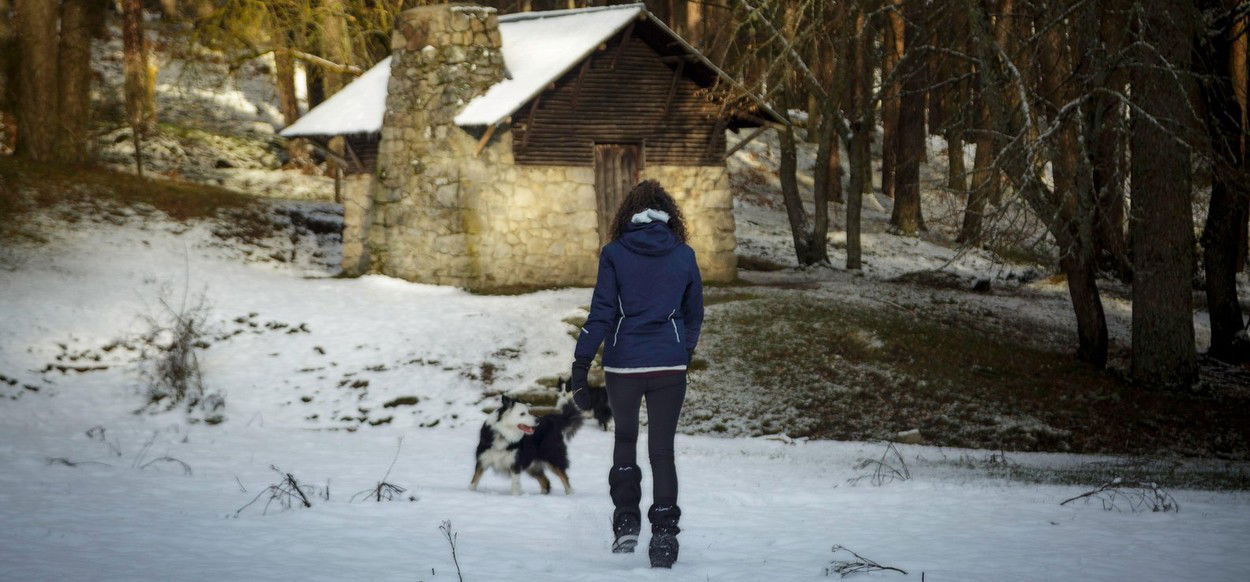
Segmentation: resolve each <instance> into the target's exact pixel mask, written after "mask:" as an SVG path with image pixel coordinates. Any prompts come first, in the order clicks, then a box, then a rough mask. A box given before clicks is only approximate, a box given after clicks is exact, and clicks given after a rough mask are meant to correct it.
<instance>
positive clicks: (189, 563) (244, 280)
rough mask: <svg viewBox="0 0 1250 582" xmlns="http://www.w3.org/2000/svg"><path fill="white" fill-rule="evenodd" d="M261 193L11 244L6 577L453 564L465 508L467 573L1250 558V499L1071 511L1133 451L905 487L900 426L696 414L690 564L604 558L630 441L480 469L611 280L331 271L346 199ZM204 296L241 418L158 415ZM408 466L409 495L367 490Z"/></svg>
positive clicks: (1123, 564) (931, 469)
mask: <svg viewBox="0 0 1250 582" xmlns="http://www.w3.org/2000/svg"><path fill="white" fill-rule="evenodd" d="M263 208H266V210H263V211H261V212H260V214H259V215H256V214H249V213H248V212H244V211H237V212H235V213H234V214H231V215H230V216H228V217H224V218H222V219H219V220H214V221H191V222H187V223H180V222H173V221H169V220H166V219H163V218H161V217H160V215H159V213H153V212H150V211H147V210H144V209H142V208H140V209H137V210H136V209H134V208H129V209H127V208H112V209H105V208H100V207H91V208H88V209H87V211H85V212H79V213H78V214H74V213H73V212H70V213H69V214H66V215H62V214H57V213H45V214H41V215H39V216H38V217H37V218H36V219H35V220H33V222H32V224H33V225H34V226H35V227H36V228H38V229H39V231H40V232H41V236H42V237H43V238H45V239H47V242H45V243H43V244H42V245H40V246H36V247H25V246H23V247H16V248H10V249H8V250H7V251H6V253H5V256H4V258H5V261H4V263H3V269H4V270H3V271H0V374H3V376H4V378H3V380H0V396H2V397H3V398H0V443H3V444H2V445H0V523H3V524H4V525H5V527H3V528H0V545H2V546H3V547H5V548H7V549H6V550H5V551H4V552H3V553H0V579H5V580H51V579H96V580H200V579H221V578H233V579H271V578H287V577H289V578H298V579H303V580H342V579H369V580H409V581H410V580H426V581H431V580H456V579H457V577H456V571H455V570H456V567H455V565H454V564H453V562H452V559H451V553H450V548H449V547H448V545H447V542H446V541H445V539H444V538H443V537H442V533H441V532H440V531H439V529H438V526H439V524H440V523H442V522H443V521H444V520H450V521H451V524H452V528H453V529H454V530H455V531H456V532H457V533H458V538H457V540H458V541H457V558H458V560H459V564H460V568H461V569H462V570H463V571H464V576H465V579H468V580H501V579H509V578H515V577H517V576H518V575H519V576H522V577H535V578H542V579H549V580H570V581H572V580H586V581H593V580H603V581H608V580H619V579H621V577H622V576H628V577H634V578H638V579H647V580H651V579H654V580H660V579H664V580H721V581H732V580H743V581H754V580H759V579H761V578H772V579H776V580H817V579H825V569H826V568H827V567H828V566H829V565H830V561H831V560H832V559H835V558H837V557H838V556H835V555H833V554H832V553H831V551H830V548H831V547H832V546H833V545H834V544H840V545H844V546H846V547H848V548H850V549H852V550H854V551H856V552H859V553H861V554H863V555H865V556H867V557H869V558H872V559H875V560H878V561H880V562H881V563H884V564H887V565H891V566H896V567H899V568H901V569H904V570H906V571H907V572H908V574H907V576H905V577H904V576H901V575H893V574H888V573H887V574H881V575H880V576H876V577H887V576H888V577H896V578H898V579H907V580H919V579H921V577H922V576H923V577H924V579H926V580H942V579H947V580H987V581H989V580H1004V579H1006V580H1124V579H1132V580H1240V579H1245V578H1247V577H1248V576H1250V558H1247V557H1246V553H1245V552H1243V551H1242V549H1243V548H1244V547H1246V545H1247V544H1250V529H1248V528H1246V526H1245V524H1246V523H1247V520H1248V519H1250V497H1248V496H1247V494H1246V493H1244V492H1214V491H1203V490H1184V489H1170V490H1169V493H1171V494H1172V495H1173V496H1174V497H1175V500H1176V501H1177V502H1178V503H1179V505H1180V508H1181V510H1180V512H1179V513H1173V512H1167V513H1150V512H1144V513H1132V512H1129V511H1127V510H1126V511H1124V512H1120V511H1105V510H1104V509H1103V506H1102V504H1101V503H1100V502H1098V501H1093V502H1090V503H1084V502H1078V503H1075V504H1070V505H1067V506H1060V505H1059V503H1060V502H1061V501H1063V500H1064V499H1067V498H1069V497H1072V496H1075V495H1078V494H1080V493H1082V492H1083V491H1086V490H1088V489H1089V488H1090V485H1089V484H1088V483H1087V481H1088V480H1089V479H1090V478H1091V477H1090V476H1091V475H1094V474H1097V475H1103V474H1108V473H1111V474H1117V473H1118V472H1120V471H1128V470H1131V469H1133V468H1134V467H1138V465H1139V464H1140V461H1136V460H1133V459H1117V458H1110V457H1090V456H1073V455H1053V454H1015V453H1009V454H1008V455H1007V456H1006V457H1003V456H1002V455H1000V454H998V453H989V452H986V451H974V450H959V449H949V448H947V449H942V448H937V447H926V446H902V447H901V460H899V458H893V457H887V458H886V460H887V461H888V462H890V463H891V464H893V465H894V466H895V467H896V468H900V469H901V468H902V466H903V464H906V466H907V468H908V471H909V473H910V475H911V479H910V480H908V481H895V482H891V483H886V484H883V485H880V486H874V485H872V484H871V482H870V479H861V480H858V481H856V482H855V483H852V482H851V481H853V480H855V478H856V477H860V476H863V475H865V474H868V473H870V471H871V469H869V468H864V467H863V466H862V460H863V459H868V458H872V459H876V458H881V455H882V454H883V452H884V445H881V444H877V443H868V442H844V443H838V442H819V441H806V440H803V439H799V440H791V439H788V438H785V437H778V438H777V439H763V438H713V437H710V436H689V435H682V436H679V437H678V444H677V446H678V453H677V454H678V467H679V473H680V476H681V479H682V487H683V489H682V497H681V504H682V507H683V513H684V517H683V522H682V527H683V533H682V536H681V541H682V544H683V545H682V548H683V550H682V556H681V560H680V561H679V563H678V565H677V567H676V569H675V570H673V571H672V572H660V571H651V570H650V569H648V568H646V562H645V560H646V558H645V554H642V553H639V554H635V555H632V556H620V555H612V554H610V553H609V551H608V548H609V543H610V539H609V538H610V535H609V534H610V532H609V528H608V517H609V514H610V506H609V501H608V498H607V495H606V469H607V468H608V463H609V460H608V457H609V451H610V448H611V446H612V438H611V435H610V434H608V433H604V432H602V431H599V430H598V429H596V428H586V429H583V430H582V432H580V433H579V434H578V435H577V436H576V437H575V439H574V440H573V441H572V447H571V448H572V456H573V466H572V469H571V471H570V475H571V478H572V482H573V485H574V488H575V493H574V494H573V495H572V496H570V497H565V496H560V495H553V496H550V497H543V496H539V495H535V494H534V492H535V490H536V487H535V485H534V484H533V482H526V483H525V485H524V487H525V490H526V491H527V492H528V493H527V494H526V495H523V496H521V497H512V496H509V495H507V494H506V491H507V482H506V480H504V479H502V478H500V477H498V476H490V477H487V479H486V480H485V481H484V482H483V491H481V492H477V493H473V492H469V491H467V489H466V485H467V482H468V479H469V475H470V472H471V464H472V451H473V448H474V446H475V442H476V441H475V439H476V427H477V425H478V423H480V422H481V419H482V418H483V413H482V410H481V409H482V408H483V407H489V406H492V405H493V404H494V402H495V397H494V396H492V394H493V393H495V392H497V391H505V390H515V389H518V388H526V387H529V386H531V385H532V384H533V383H534V382H535V381H536V380H538V379H539V378H542V377H545V376H550V375H552V374H556V373H561V372H563V371H564V370H565V368H566V366H567V364H568V358H569V353H570V350H571V349H572V338H571V337H570V336H569V335H568V331H569V324H567V323H565V322H563V321H562V320H564V319H567V318H570V317H574V316H576V315H577V314H578V313H579V311H580V307H579V306H581V305H584V304H585V302H586V301H587V299H588V297H589V290H587V289H565V290H555V291H543V292H537V293H531V294H526V295H517V296H477V295H471V294H468V293H466V292H463V291H459V290H456V289H451V288H443V287H432V286H426V285H417V284H412V283H407V282H403V281H399V280H394V279H390V278H386V277H374V276H370V277H363V278H360V279H340V278H335V277H334V276H333V275H334V273H335V272H336V269H335V268H333V266H332V265H334V264H335V263H337V260H338V256H337V241H336V239H335V237H334V236H333V235H332V233H330V234H326V232H327V231H332V230H333V228H331V227H332V226H333V225H334V224H335V221H336V220H338V219H337V212H338V211H337V208H336V207H334V206H332V205H307V204H299V203H274V204H273V205H266V206H265V207H263ZM65 216H77V218H75V219H74V222H66V221H65ZM751 236H752V235H750V234H748V235H747V237H746V238H747V240H750V237H751ZM753 276H755V277H760V278H763V279H767V277H770V276H771V277H775V278H780V277H785V278H789V279H790V280H793V279H794V278H796V277H808V278H809V280H812V281H816V282H817V283H819V284H821V285H832V287H828V288H827V291H826V292H827V293H835V294H836V293H840V291H838V289H842V290H845V289H846V288H847V287H846V286H848V285H860V287H859V288H860V289H862V290H863V291H862V293H861V297H859V298H858V299H854V298H852V299H851V300H852V301H861V302H873V301H876V299H873V297H877V298H878V299H884V300H887V301H910V300H920V299H923V298H925V297H927V296H926V295H923V294H921V295H917V296H898V295H890V294H884V295H882V294H880V292H878V291H873V290H872V289H873V285H872V284H871V283H869V284H868V285H863V284H862V283H855V280H854V278H847V279H846V280H840V279H838V278H837V277H834V278H833V279H831V278H830V277H831V275H821V274H820V273H794V272H785V271H783V272H779V273H772V274H756V275H753ZM848 277H849V276H848ZM763 279H761V280H763ZM822 280H824V281H825V282H824V283H820V281H822ZM861 281H869V282H870V281H872V279H867V280H863V279H861ZM840 286H841V287H840ZM761 292H764V291H761ZM896 292H897V289H894V290H891V291H889V293H896ZM184 293H186V295H187V297H189V299H188V302H189V303H190V304H195V303H196V297H198V296H199V295H201V294H202V296H203V297H204V304H205V306H206V311H205V313H206V314H207V317H206V322H207V328H206V329H207V331H208V333H207V335H206V336H205V338H204V342H205V344H204V345H203V346H201V349H200V351H199V354H200V361H201V364H202V369H203V374H204V381H205V384H206V387H207V389H208V390H210V391H217V392H220V393H222V394H223V395H224V397H225V407H224V409H223V410H222V411H220V412H221V413H222V415H223V417H224V420H223V421H222V422H220V423H219V424H215V425H210V424H206V423H205V422H203V421H199V422H193V420H195V419H198V418H200V417H199V416H196V415H192V416H188V415H186V414H184V413H183V412H181V410H174V411H170V412H155V413H153V412H147V411H143V412H138V413H136V412H135V411H136V410H139V409H140V408H142V407H143V406H144V404H145V395H144V379H143V374H142V372H143V370H144V369H145V367H144V366H145V364H144V363H143V358H141V357H140V355H139V354H140V353H141V352H142V351H143V349H144V343H143V340H142V337H143V335H144V334H145V332H146V331H147V329H148V323H147V322H146V320H145V316H151V317H156V318H158V319H159V318H160V316H161V313H162V312H161V307H160V306H159V300H160V299H161V298H162V297H163V298H166V299H167V300H168V301H170V302H172V303H173V304H174V305H180V304H183V303H182V302H183V299H182V297H183V294H184ZM991 300H992V301H1006V302H1010V301H1012V300H1011V299H1010V298H1005V299H1002V298H1000V299H991ZM1052 303H1053V305H1052V307H1051V308H1049V309H1056V310H1059V309H1063V308H1065V307H1064V304H1063V303H1062V302H1061V301H1053V302H1052ZM723 307H724V305H719V306H713V307H712V309H721V308H723ZM1007 307H1008V308H1010V304H1008V306H1007ZM862 339H863V341H864V342H866V343H867V344H872V341H873V340H872V338H871V337H866V338H862ZM694 374H695V376H696V379H697V378H698V376H699V374H700V372H695V373H694ZM412 396H415V397H417V398H416V401H415V405H414V402H413V400H411V399H405V398H404V397H412ZM691 402H692V406H695V407H699V406H702V405H700V404H699V402H700V401H699V399H698V397H697V396H692V400H691ZM703 409H706V408H703ZM723 414H726V415H732V414H733V412H732V409H728V410H727V411H724V412H723ZM722 420H724V421H731V420H732V419H730V418H728V417H726V418H723V419H722ZM423 425H424V426H423ZM431 425H435V426H431ZM401 438H402V439H403V442H402V448H401V449H400V450H399V454H398V456H397V457H395V456H394V455H395V451H396V447H397V446H399V441H400V439H401ZM644 441H645V437H644ZM645 446H646V444H645V442H643V443H640V447H645ZM640 450H642V449H640ZM393 458H395V459H396V460H395V464H394V467H393V469H391V470H390V473H389V476H388V477H387V481H388V482H390V483H393V484H396V485H399V486H402V487H404V488H406V491H405V492H404V493H403V494H402V495H400V496H399V499H398V500H396V501H391V502H387V503H382V504H378V503H375V502H362V501H360V500H359V499H357V500H356V501H355V502H353V501H352V496H353V494H355V493H356V492H358V491H363V490H366V489H369V488H371V487H374V486H375V485H376V484H377V482H378V480H380V479H382V478H383V475H384V474H386V473H387V471H388V466H389V465H390V463H391V460H392V459H393ZM183 464H185V468H184V466H183ZM271 466H273V467H277V468H279V469H281V471H283V472H289V473H291V474H292V475H294V476H295V478H296V479H298V480H299V481H300V482H301V483H304V484H305V485H309V486H313V488H311V489H309V492H310V494H311V496H310V497H311V498H310V501H311V504H312V506H311V507H310V508H292V509H290V510H286V511H284V510H283V509H282V508H281V507H280V506H278V505H272V506H270V507H269V511H268V513H266V512H264V511H263V506H264V502H265V497H264V490H265V488H266V487H267V486H269V485H271V484H276V483H278V482H279V480H280V479H281V476H280V475H279V474H278V473H276V472H275V471H274V470H273V468H271ZM1169 466H1171V465H1169ZM1171 467H1172V469H1170V470H1172V471H1176V470H1177V469H1176V468H1175V466H1171ZM1182 470H1183V471H1198V472H1203V471H1207V472H1210V473H1211V474H1231V475H1234V476H1235V475H1236V474H1237V473H1236V472H1237V471H1238V469H1236V467H1233V466H1229V465H1224V464H1221V463H1215V462H1195V461H1190V462H1186V463H1185V465H1184V469H1182ZM1241 470H1244V469H1241ZM1037 479H1040V480H1042V481H1045V482H1049V483H1055V482H1064V481H1068V480H1071V481H1074V482H1081V483H1085V484H1082V485H1061V484H1042V485H1039V484H1035V483H1034V482H1033V481H1034V480H1037ZM1234 479H1235V478H1234ZM258 495H261V496H262V497H261V500H260V501H259V502H257V503H256V504H254V505H251V506H248V507H246V508H245V509H243V510H242V511H238V510H239V509H240V508H243V507H244V506H245V505H246V504H247V503H248V502H249V501H251V500H253V499H254V498H256V497H257V496H258ZM647 502H649V499H647V498H644V503H647ZM1120 507H1121V508H1123V509H1127V507H1128V506H1127V505H1125V504H1124V500H1121V501H1120ZM236 512H237V513H236ZM644 539H645V535H644Z"/></svg>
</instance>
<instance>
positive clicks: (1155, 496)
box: [1059, 477, 1181, 513]
mask: <svg viewBox="0 0 1250 582" xmlns="http://www.w3.org/2000/svg"><path fill="white" fill-rule="evenodd" d="M1078 499H1084V500H1086V502H1088V501H1089V500H1090V499H1097V500H1099V501H1101V502H1102V508H1103V509H1105V510H1107V511H1111V510H1113V509H1114V510H1116V511H1123V509H1121V507H1120V505H1121V503H1122V502H1123V503H1127V504H1128V508H1129V511H1130V512H1132V513H1137V512H1139V511H1145V510H1146V509H1149V510H1150V511H1153V512H1166V511H1177V512H1179V511H1180V510H1181V506H1180V504H1179V503H1177V502H1176V499H1175V498H1173V497H1172V495H1171V494H1170V493H1168V492H1167V491H1164V490H1163V489H1160V488H1159V486H1158V485H1157V484H1155V483H1152V482H1141V481H1123V480H1121V479H1120V478H1119V477H1116V478H1115V479H1112V480H1111V481H1108V482H1107V483H1103V484H1102V485H1099V486H1098V487H1096V488H1094V489H1091V490H1089V491H1086V492H1085V493H1082V494H1080V495H1077V496H1076V497H1072V498H1070V499H1065V500H1063V502H1061V503H1060V504H1059V505H1067V504H1069V503H1071V502H1073V501H1076V500H1078Z"/></svg>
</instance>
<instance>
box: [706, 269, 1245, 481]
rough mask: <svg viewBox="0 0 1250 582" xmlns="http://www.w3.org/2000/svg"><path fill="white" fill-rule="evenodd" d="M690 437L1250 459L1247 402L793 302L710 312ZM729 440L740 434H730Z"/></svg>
mask: <svg viewBox="0 0 1250 582" xmlns="http://www.w3.org/2000/svg"><path fill="white" fill-rule="evenodd" d="M704 329H705V330H706V331H705V338H706V340H705V341H704V342H701V344H700V348H699V351H700V355H701V356H703V357H705V358H707V359H708V360H710V361H711V370H710V371H709V372H708V373H707V374H698V375H695V376H693V377H692V379H691V383H692V390H691V396H688V406H687V411H688V414H687V415H686V418H687V419H689V420H690V422H689V423H688V427H689V428H691V429H693V430H700V431H705V430H710V431H713V432H725V431H727V430H730V429H733V428H734V427H733V426H732V425H731V426H725V425H724V423H725V422H730V423H733V422H737V423H738V424H739V427H740V428H741V429H742V430H741V431H742V432H746V433H753V434H769V433H775V432H782V431H784V432H786V433H788V434H789V435H791V436H811V437H817V438H833V439H846V440H871V439H888V438H890V437H891V436H892V435H893V434H895V433H896V432H897V431H901V430H907V429H912V428H919V429H920V430H921V432H922V433H923V435H924V438H925V442H926V443H927V444H936V445H943V446H959V447H974V448H985V449H994V450H999V449H1005V450H1030V451H1073V452H1086V453H1121V454H1124V453H1128V454H1145V455H1155V454H1172V455H1188V456H1203V457H1217V458H1227V459H1246V458H1250V394H1247V391H1245V390H1239V389H1236V388H1235V387H1218V386H1215V387H1208V388H1207V389H1205V390H1202V391H1191V392H1184V393H1178V392H1147V391H1143V390H1141V389H1138V388H1135V387H1133V386H1131V385H1129V384H1127V383H1126V382H1124V381H1122V380H1121V379H1119V378H1118V377H1116V375H1114V374H1113V373H1109V372H1104V371H1099V370H1095V369H1092V368H1090V367H1087V366H1085V365H1083V364H1081V363H1079V362H1077V361H1076V360H1075V358H1074V357H1073V356H1072V355H1071V354H1069V353H1067V352H1065V351H1063V350H1062V348H1054V347H1051V346H1047V345H1045V344H1044V343H1043V342H1040V341H1038V340H1037V339H1036V336H1038V335H1043V334H1040V333H1038V332H1039V330H1035V329H1030V330H1022V329H1015V328H1014V324H1012V323H1011V321H1010V320H1007V319H1005V318H1004V319H999V318H995V319H990V318H978V317H973V316H970V315H967V314H964V313H961V312H960V311H958V310H957V309H950V310H943V309H942V308H941V306H936V305H935V306H932V307H931V308H926V309H925V310H924V311H923V312H919V311H917V312H913V311H907V310H901V309H895V308H891V307H889V306H884V305H883V306H882V307H881V308H879V309H877V308H872V309H870V308H866V307H861V306H856V305H850V304H848V303H846V302H842V301H838V300H837V299H836V298H831V297H827V296H826V297H818V296H813V295H812V294H808V293H802V292H794V291H774V292H770V293H762V294H761V296H760V297H759V298H756V299H746V300H743V301H739V302H735V303H733V304H731V305H726V306H725V307H724V308H723V309H718V310H713V311H710V312H709V317H708V321H707V322H706V323H705V325H704ZM731 432H732V430H731Z"/></svg>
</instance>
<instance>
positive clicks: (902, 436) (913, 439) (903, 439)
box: [894, 428, 924, 445]
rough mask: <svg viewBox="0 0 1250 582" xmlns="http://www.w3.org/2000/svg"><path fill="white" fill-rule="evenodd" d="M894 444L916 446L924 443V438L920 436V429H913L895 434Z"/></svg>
mask: <svg viewBox="0 0 1250 582" xmlns="http://www.w3.org/2000/svg"><path fill="white" fill-rule="evenodd" d="M894 442H896V443H902V444H905V445H918V444H920V443H922V442H924V437H922V436H920V429H918V428H913V429H911V430H905V431H902V432H899V433H897V434H895V435H894Z"/></svg>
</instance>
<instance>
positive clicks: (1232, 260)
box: [1195, 0, 1250, 362]
mask: <svg viewBox="0 0 1250 582" xmlns="http://www.w3.org/2000/svg"><path fill="white" fill-rule="evenodd" d="M1223 4H1224V3H1223V2H1220V1H1219V0H1201V1H1200V2H1199V6H1200V7H1201V9H1202V10H1203V11H1204V12H1205V13H1207V14H1210V15H1217V14H1224V16H1222V17H1217V18H1212V19H1211V20H1212V21H1214V23H1215V24H1216V26H1217V30H1218V31H1219V34H1213V35H1203V36H1199V37H1198V42H1197V43H1195V48H1196V51H1195V57H1196V59H1197V63H1196V67H1195V68H1196V69H1197V73H1198V75H1197V78H1199V79H1202V81H1201V85H1200V89H1201V95H1202V100H1203V104H1204V105H1205V115H1203V119H1204V120H1205V122H1206V130H1207V136H1208V139H1209V140H1210V142H1211V150H1212V153H1213V154H1214V164H1213V168H1212V179H1211V182H1212V183H1211V202H1210V206H1209V207H1208V210H1207V220H1206V225H1205V227H1204V228H1203V231H1202V259H1203V267H1204V270H1205V271H1206V294H1207V310H1208V312H1209V313H1210V319H1211V349H1210V351H1209V352H1208V353H1209V354H1210V355H1212V356H1214V357H1216V358H1219V359H1222V360H1226V361H1231V362H1243V361H1247V360H1250V342H1246V341H1245V340H1241V339H1239V337H1238V333H1239V332H1241V331H1243V330H1244V329H1245V320H1244V318H1243V314H1242V311H1241V303H1240V302H1239V301H1238V298H1237V270H1238V269H1237V258H1238V257H1237V255H1238V254H1239V250H1240V247H1241V244H1242V243H1241V238H1240V236H1239V235H1240V232H1239V231H1240V229H1239V225H1242V224H1245V223H1246V220H1247V217H1248V215H1250V191H1248V189H1247V186H1246V180H1247V177H1248V176H1250V166H1247V164H1246V159H1245V153H1244V151H1243V149H1242V147H1243V145H1242V140H1243V137H1244V133H1243V128H1244V127H1245V126H1244V125H1243V117H1242V114H1241V113H1242V112H1241V106H1240V104H1239V103H1238V101H1237V94H1236V90H1235V88H1234V77H1235V75H1234V74H1233V72H1234V71H1235V70H1236V68H1235V67H1236V64H1235V62H1234V58H1235V56H1234V55H1235V54H1236V52H1235V51H1236V48H1237V47H1236V45H1235V41H1234V39H1235V38H1236V37H1235V36H1234V35H1235V32H1234V27H1233V22H1232V19H1231V18H1230V17H1228V16H1227V11H1226V10H1223V6H1222V5H1223Z"/></svg>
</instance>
